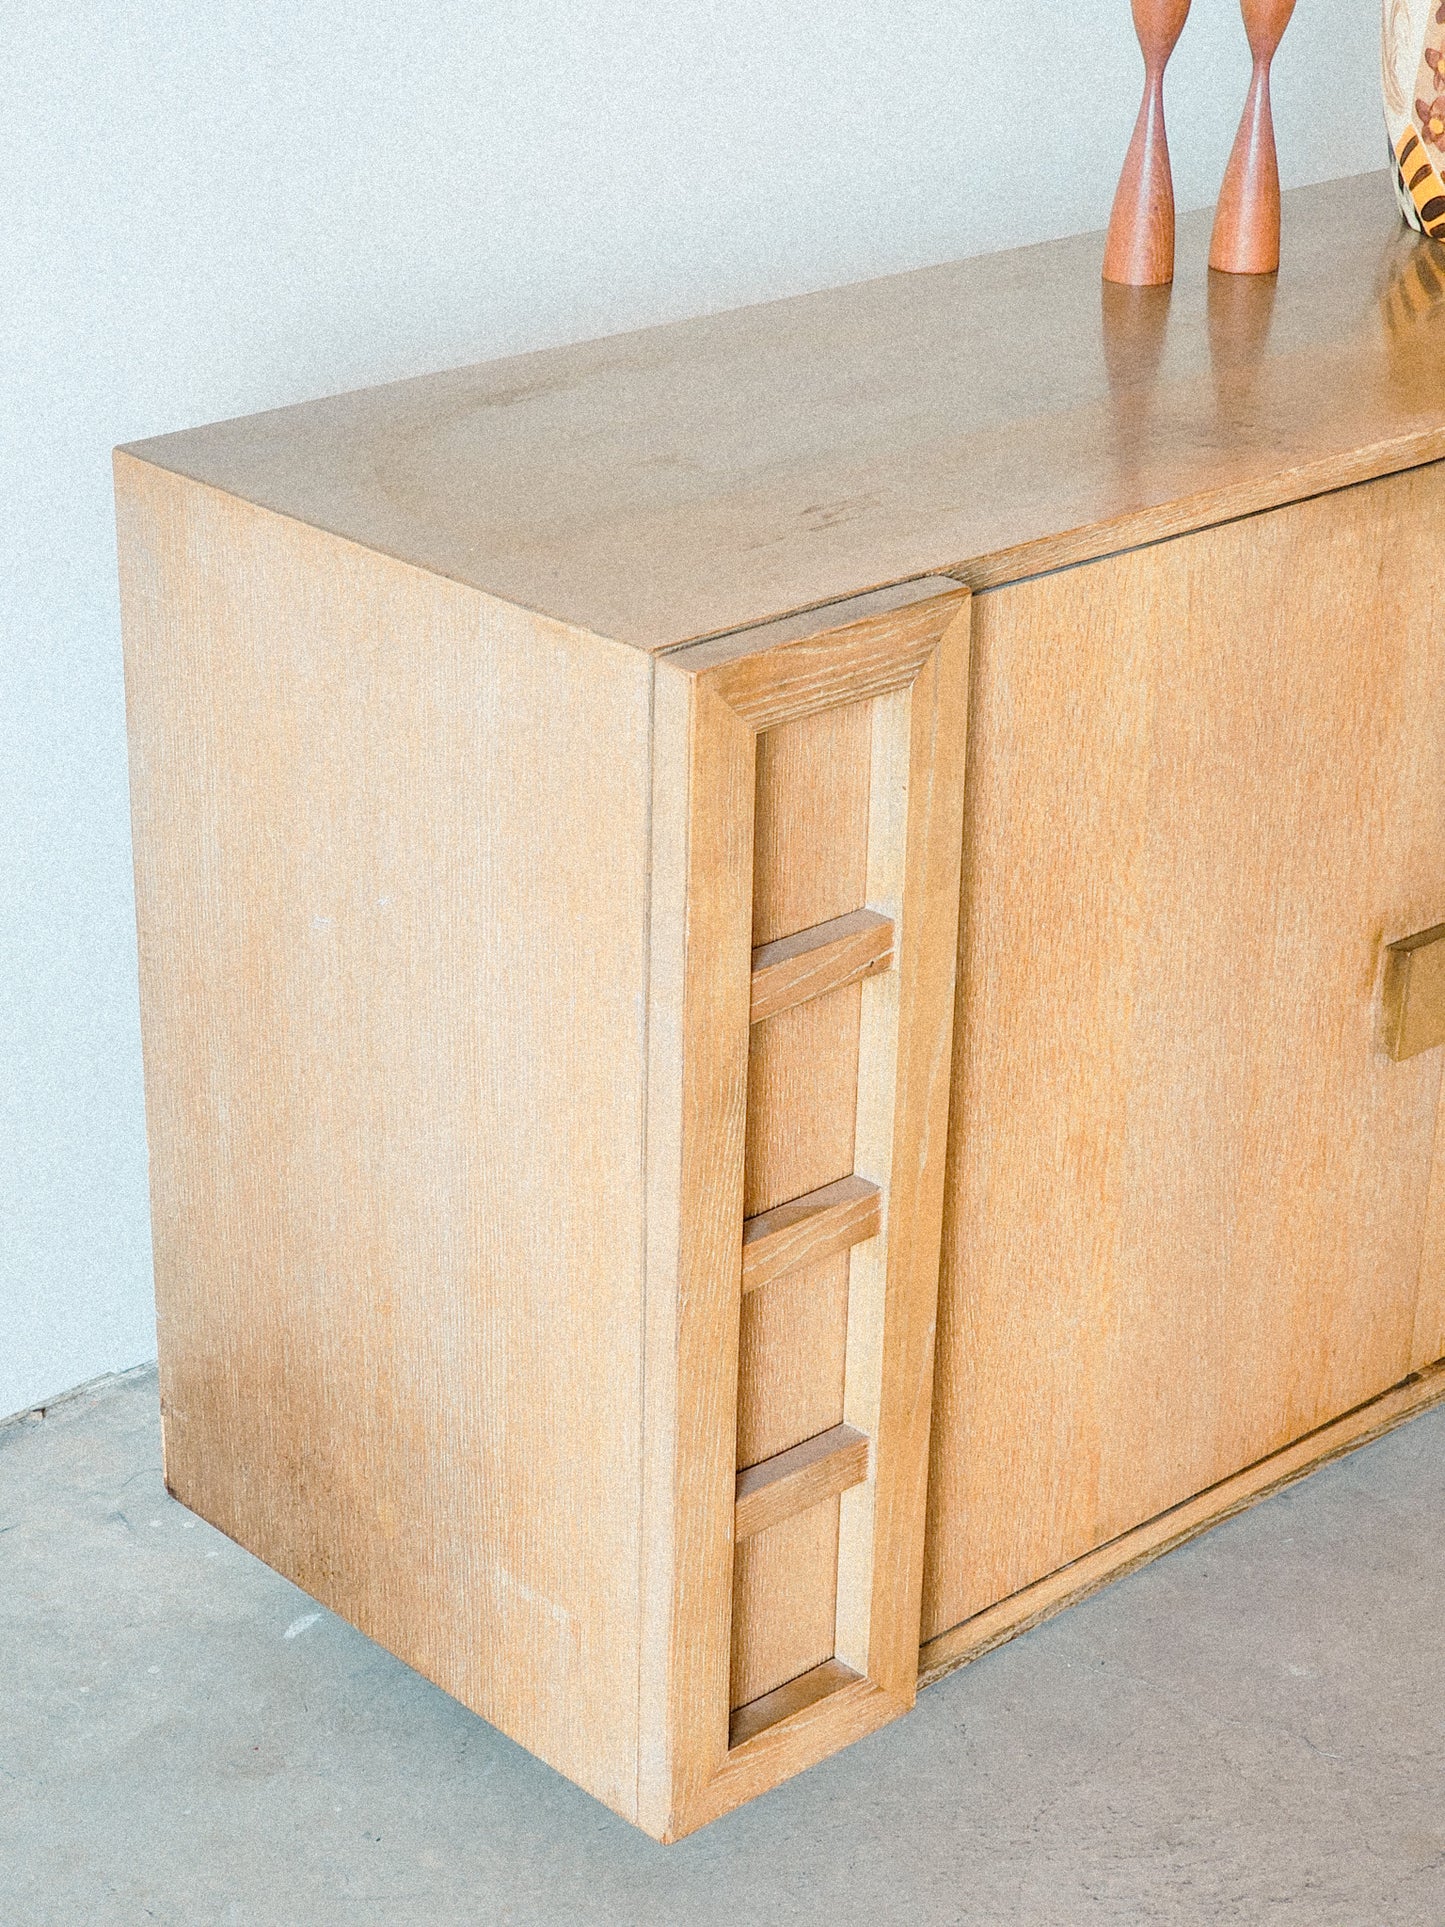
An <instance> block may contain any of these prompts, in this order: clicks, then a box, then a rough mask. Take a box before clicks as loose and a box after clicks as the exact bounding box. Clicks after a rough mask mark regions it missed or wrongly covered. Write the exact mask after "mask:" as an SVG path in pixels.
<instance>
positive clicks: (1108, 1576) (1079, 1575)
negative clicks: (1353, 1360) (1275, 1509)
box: [918, 1365, 1445, 1686]
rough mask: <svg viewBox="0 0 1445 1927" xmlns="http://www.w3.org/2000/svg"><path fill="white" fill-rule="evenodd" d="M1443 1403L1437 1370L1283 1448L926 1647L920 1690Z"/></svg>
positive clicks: (1444, 1386) (1443, 1385) (1442, 1378)
mask: <svg viewBox="0 0 1445 1927" xmlns="http://www.w3.org/2000/svg"><path fill="white" fill-rule="evenodd" d="M1442 1399H1445V1366H1438V1365H1437V1366H1436V1367H1435V1368H1434V1369H1432V1370H1430V1371H1427V1372H1421V1373H1419V1374H1416V1375H1413V1376H1412V1377H1410V1378H1409V1379H1406V1380H1405V1381H1403V1382H1402V1383H1401V1384H1399V1385H1397V1386H1393V1387H1392V1388H1391V1389H1390V1390H1389V1391H1388V1392H1383V1393H1381V1395H1380V1396H1379V1397H1378V1398H1376V1399H1371V1400H1370V1401H1369V1403H1368V1404H1365V1405H1361V1406H1358V1407H1356V1409H1355V1410H1354V1411H1353V1412H1346V1413H1344V1414H1343V1415H1342V1416H1341V1417H1339V1418H1337V1419H1332V1420H1331V1421H1330V1423H1329V1424H1328V1425H1322V1426H1321V1427H1320V1428H1319V1429H1318V1430H1317V1431H1315V1432H1311V1433H1309V1434H1308V1435H1307V1436H1306V1437H1304V1438H1302V1439H1299V1440H1297V1441H1296V1442H1295V1443H1294V1444H1293V1445H1287V1446H1284V1447H1283V1448H1282V1449H1281V1450H1280V1451H1278V1452H1275V1453H1272V1454H1271V1455H1270V1457H1268V1458H1267V1459H1261V1460H1260V1461H1259V1462H1258V1463H1257V1464H1255V1465H1251V1466H1246V1467H1245V1468H1244V1469H1243V1470H1241V1471H1239V1472H1235V1473H1233V1474H1232V1475H1231V1476H1230V1477H1229V1478H1227V1479H1221V1480H1220V1482H1219V1483H1218V1484H1217V1485H1214V1486H1211V1487H1210V1488H1209V1489H1208V1490H1207V1491H1205V1492H1201V1493H1198V1494H1196V1496H1195V1497H1194V1498H1192V1499H1188V1500H1186V1501H1185V1502H1184V1503H1183V1504H1182V1505H1177V1506H1174V1507H1172V1508H1171V1509H1170V1510H1169V1511H1168V1512H1164V1513H1161V1514H1160V1515H1159V1516H1158V1517H1157V1518H1154V1519H1150V1520H1147V1521H1146V1522H1145V1523H1144V1524H1143V1525H1139V1526H1135V1527H1134V1528H1133V1529H1132V1531H1129V1532H1126V1533H1123V1534H1122V1535H1121V1536H1120V1537H1119V1538H1117V1539H1114V1540H1111V1541H1110V1542H1109V1543H1108V1544H1107V1545H1103V1546H1099V1547H1097V1548H1096V1549H1095V1550H1094V1551H1093V1552H1091V1553H1086V1554H1085V1555H1084V1557H1083V1558H1081V1559H1077V1560H1075V1561H1073V1563H1072V1564H1070V1565H1067V1566H1064V1567H1062V1568H1061V1569H1060V1570H1059V1571H1058V1572H1054V1573H1050V1574H1049V1575H1048V1577H1047V1578H1045V1579H1041V1580H1038V1581H1037V1582H1036V1583H1035V1584H1033V1585H1031V1586H1026V1587H1024V1588H1023V1589H1022V1591H1020V1592H1017V1593H1014V1594H1013V1595H1012V1596H1011V1597H1010V1598H1008V1599H1001V1600H999V1601H998V1602H997V1603H996V1604H995V1605H993V1606H990V1607H988V1608H987V1609H986V1610H985V1611H983V1612H981V1613H977V1614H975V1615H974V1617H973V1618H971V1619H966V1620H964V1621H963V1623H962V1624H961V1625H958V1626H954V1627H951V1628H950V1629H949V1631H948V1632H946V1633H941V1634H939V1635H938V1636H937V1637H936V1638H934V1639H931V1640H928V1641H926V1642H925V1643H924V1645H923V1647H922V1648H921V1650H920V1653H919V1677H918V1683H919V1685H920V1686H929V1685H931V1684H932V1683H933V1682H934V1681H935V1680H938V1679H942V1678H943V1677H944V1675H945V1674H947V1673H952V1672H955V1671H956V1670H957V1669H958V1667H960V1666H966V1665H967V1664H968V1663H969V1662H970V1661H971V1660H975V1659H981V1658H982V1657H983V1655H984V1654H985V1653H989V1652H992V1651H993V1649H994V1647H996V1646H1001V1645H1003V1643H1004V1642H1005V1641H1006V1640H1010V1639H1015V1638H1017V1636H1018V1635H1019V1634H1020V1633H1024V1632H1027V1631H1028V1630H1029V1628H1030V1627H1032V1626H1037V1625H1039V1624H1041V1623H1042V1621H1044V1620H1045V1619H1051V1618H1052V1617H1053V1615H1054V1614H1055V1613H1057V1612H1062V1611H1063V1610H1064V1608H1065V1607H1066V1606H1072V1605H1076V1604H1077V1603H1078V1601H1079V1600H1081V1599H1087V1598H1088V1597H1089V1595H1090V1594H1091V1593H1094V1592H1097V1591H1098V1590H1099V1588H1100V1587H1101V1586H1107V1585H1109V1584H1111V1583H1112V1581H1114V1580H1115V1579H1122V1578H1123V1577H1124V1576H1125V1574H1126V1573H1130V1572H1136V1571H1137V1570H1138V1569H1139V1567H1140V1566H1146V1565H1148V1564H1149V1563H1150V1561H1151V1560H1154V1559H1159V1558H1162V1557H1163V1555H1164V1554H1165V1553H1166V1552H1172V1551H1173V1550H1174V1548H1175V1547H1176V1546H1182V1545H1186V1544H1187V1543H1188V1542H1189V1540H1191V1539H1196V1538H1198V1536H1199V1534H1200V1533H1201V1532H1208V1531H1209V1529H1210V1528H1211V1527H1212V1526H1217V1525H1219V1524H1221V1523H1222V1522H1223V1521H1224V1520H1225V1519H1232V1518H1233V1517H1234V1515H1235V1514H1236V1513H1237V1512H1243V1511H1244V1510H1245V1508H1246V1507H1248V1506H1252V1505H1255V1504H1257V1503H1258V1502H1259V1500H1261V1499H1267V1498H1268V1497H1269V1496H1270V1494H1271V1493H1273V1492H1280V1491H1283V1490H1284V1488H1285V1487H1286V1486H1289V1485H1293V1484H1294V1483H1295V1481H1296V1480H1297V1479H1302V1478H1305V1477H1306V1476H1307V1475H1308V1474H1309V1473H1311V1472H1314V1471H1317V1470H1318V1468H1319V1467H1320V1466H1322V1465H1327V1464H1329V1462H1330V1461H1331V1460H1332V1459H1337V1458H1341V1457H1343V1455H1344V1454H1345V1453H1347V1452H1353V1451H1355V1450H1356V1449H1357V1448H1358V1447H1359V1446H1362V1445H1368V1444H1369V1443H1370V1441H1371V1440H1372V1439H1377V1438H1381V1437H1383V1435H1384V1434H1385V1433H1386V1432H1389V1431H1392V1430H1393V1429H1394V1428H1395V1426H1397V1425H1402V1424H1404V1422H1405V1421H1406V1420H1407V1419H1411V1418H1414V1417H1415V1416H1416V1415H1417V1414H1418V1413H1420V1412H1424V1411H1428V1410H1429V1408H1430V1407H1431V1406H1432V1405H1438V1404H1439V1403H1440V1401H1441V1400H1442Z"/></svg>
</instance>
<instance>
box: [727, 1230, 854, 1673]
mask: <svg viewBox="0 0 1445 1927" xmlns="http://www.w3.org/2000/svg"><path fill="white" fill-rule="evenodd" d="M847 1346H848V1257H847V1253H846V1252H840V1253H839V1254H837V1255H836V1256H834V1257H831V1258H824V1259H822V1260H821V1261H820V1262H818V1263H816V1264H811V1265H807V1266H804V1267H803V1268H802V1269H801V1270H798V1271H790V1272H788V1273H786V1274H785V1275H784V1276H783V1277H780V1278H775V1279H773V1280H772V1281H771V1283H769V1284H767V1285H766V1286H764V1287H763V1288H762V1289H761V1290H755V1291H750V1292H748V1293H747V1295H746V1297H745V1298H744V1299H743V1302H742V1317H741V1321H740V1330H739V1340H738V1450H737V1462H738V1464H739V1465H756V1464H757V1462H758V1460H759V1459H769V1458H771V1457H772V1456H773V1454H774V1453H775V1452H782V1451H784V1450H785V1449H786V1448H787V1447H788V1446H790V1445H796V1444H798V1442H799V1441H800V1440H801V1439H810V1438H812V1437H813V1436H814V1434H815V1433H818V1432H826V1431H827V1430H828V1427H829V1426H830V1425H837V1424H839V1423H840V1422H841V1421H842V1417H843V1375H844V1367H845V1362H846V1358H847ZM836 1565H837V1559H836V1557H835V1558H834V1560H833V1564H832V1566H830V1567H829V1569H828V1575H827V1577H826V1589H827V1593H828V1597H829V1598H830V1599H831V1598H832V1597H833V1578H832V1573H833V1568H834V1567H836ZM785 1571H786V1572H787V1573H788V1574H789V1575H790V1576H791V1575H796V1574H798V1573H800V1572H801V1571H802V1567H801V1565H800V1564H799V1563H798V1562H797V1561H796V1560H794V1561H793V1562H792V1563H791V1564H790V1565H789V1566H787V1567H786V1568H785ZM823 1585H824V1577H823V1575H822V1574H821V1572H820V1574H819V1576H818V1584H817V1586H815V1588H814V1590H821V1589H822V1588H823ZM830 1610H831V1608H830ZM739 1624H740V1622H739V1621H738V1619H737V1617H736V1615H734V1619H733V1628H734V1642H735V1643H736V1637H737V1631H738V1627H739Z"/></svg>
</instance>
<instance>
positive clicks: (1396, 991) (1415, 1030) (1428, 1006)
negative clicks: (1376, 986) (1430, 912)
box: [1385, 923, 1445, 1058]
mask: <svg viewBox="0 0 1445 1927" xmlns="http://www.w3.org/2000/svg"><path fill="white" fill-rule="evenodd" d="M1385 1042H1386V1047H1387V1048H1388V1050H1389V1053H1390V1055H1391V1057H1394V1058H1405V1057H1418V1056H1419V1054H1420V1052H1421V1051H1422V1050H1433V1049H1434V1048H1435V1046H1436V1045H1437V1044H1445V923H1437V924H1433V925H1432V926H1431V927H1430V929H1428V930H1421V931H1418V932H1417V933H1416V935H1415V936H1413V937H1404V938H1402V939H1401V941H1400V942H1399V943H1392V944H1391V945H1390V949H1389V954H1388V955H1387V957H1386V959H1385Z"/></svg>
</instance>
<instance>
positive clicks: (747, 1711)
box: [728, 1659, 860, 1746]
mask: <svg viewBox="0 0 1445 1927" xmlns="http://www.w3.org/2000/svg"><path fill="white" fill-rule="evenodd" d="M859 1679H860V1675H859V1674H857V1673H855V1672H854V1671H853V1668H852V1667H851V1666H845V1665H844V1664H843V1663H842V1661H841V1660H837V1659H828V1660H824V1661H823V1663H822V1664H821V1665H819V1666H813V1667H810V1668H809V1669H808V1671H807V1672H806V1673H800V1674H799V1675H798V1677H797V1678H796V1679H790V1680H789V1681H788V1683H787V1685H786V1686H775V1687H774V1688H773V1690H772V1692H771V1693H764V1694H763V1695H762V1696H761V1697H760V1698H758V1699H755V1700H752V1701H750V1702H749V1703H748V1704H747V1705H745V1706H739V1707H738V1709H737V1711H736V1712H735V1713H734V1714H733V1716H732V1724H731V1727H730V1730H729V1733H728V1744H729V1746H742V1745H744V1744H745V1743H746V1742H747V1741H748V1740H750V1739H752V1738H753V1736H754V1735H755V1734H757V1733H762V1732H765V1731H766V1729H767V1728H768V1727H770V1726H776V1725H777V1723H778V1721H779V1720H786V1719H790V1718H791V1717H792V1716H793V1715H794V1714H795V1713H802V1712H805V1711H806V1710H807V1708H808V1707H810V1706H814V1705H816V1704H817V1702H818V1701H819V1700H820V1699H826V1698H827V1696H828V1695H829V1694H830V1693H836V1692H837V1691H838V1689H839V1688H840V1687H842V1686H854V1685H857V1684H858V1682H859Z"/></svg>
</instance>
